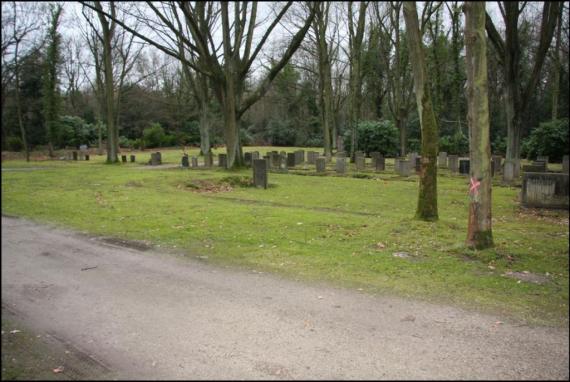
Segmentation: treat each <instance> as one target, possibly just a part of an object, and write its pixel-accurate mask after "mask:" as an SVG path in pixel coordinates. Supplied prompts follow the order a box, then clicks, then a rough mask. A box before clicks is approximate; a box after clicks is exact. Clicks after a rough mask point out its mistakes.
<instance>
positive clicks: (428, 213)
mask: <svg viewBox="0 0 570 382" xmlns="http://www.w3.org/2000/svg"><path fill="white" fill-rule="evenodd" d="M404 20H405V22H406V31H407V32H406V34H407V38H408V47H409V51H410V60H411V64H412V70H413V74H414V91H415V93H416V102H417V107H418V116H419V118H420V126H421V132H422V150H421V151H422V153H421V154H422V159H421V170H420V188H419V197H418V206H417V211H416V217H417V218H418V219H421V220H426V221H431V220H437V219H438V212H437V150H438V127H437V122H436V119H435V114H434V111H433V106H432V103H431V97H430V93H429V81H428V77H427V71H426V65H425V59H424V51H423V47H422V39H421V36H420V28H419V25H418V16H417V11H416V3H415V2H413V1H410V2H404Z"/></svg>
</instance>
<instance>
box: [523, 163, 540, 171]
mask: <svg viewBox="0 0 570 382" xmlns="http://www.w3.org/2000/svg"><path fill="white" fill-rule="evenodd" d="M522 170H523V172H546V163H545V162H533V164H527V165H524V166H522Z"/></svg>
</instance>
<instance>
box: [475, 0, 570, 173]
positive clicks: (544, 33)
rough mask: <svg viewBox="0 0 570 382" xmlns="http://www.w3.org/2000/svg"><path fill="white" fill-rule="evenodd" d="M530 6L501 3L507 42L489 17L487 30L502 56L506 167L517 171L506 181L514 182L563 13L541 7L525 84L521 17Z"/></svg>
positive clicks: (552, 5)
mask: <svg viewBox="0 0 570 382" xmlns="http://www.w3.org/2000/svg"><path fill="white" fill-rule="evenodd" d="M526 5H527V2H524V3H523V5H522V7H521V6H520V4H519V2H518V1H505V2H499V8H500V10H501V15H502V17H503V20H504V22H505V39H503V38H502V37H501V35H500V34H499V32H498V31H497V28H496V27H495V25H494V24H493V20H492V19H491V17H490V16H489V15H488V14H487V15H486V20H485V29H486V30H487V34H488V36H489V39H490V41H491V43H492V44H493V46H494V48H495V50H496V51H497V53H498V55H499V62H500V63H501V66H502V68H503V76H504V81H505V84H504V100H505V112H506V118H507V154H506V158H505V166H506V165H507V164H509V165H512V166H513V169H514V171H512V172H510V171H505V172H504V175H505V176H504V180H505V181H506V182H511V181H513V180H514V179H515V178H517V177H518V176H519V174H520V143H521V130H522V125H523V123H524V116H523V114H524V112H525V110H526V109H527V107H528V102H529V100H530V98H531V95H532V93H533V92H534V90H535V88H536V85H537V83H538V79H539V75H540V71H541V69H542V65H543V63H544V60H545V58H546V54H547V52H548V49H549V47H550V43H551V41H552V36H553V34H554V29H555V26H556V23H557V19H558V13H559V12H560V8H561V2H557V1H552V2H550V1H546V2H544V3H543V8H542V22H541V25H540V39H539V44H538V47H537V50H536V53H535V56H534V65H533V67H532V70H531V73H530V76H529V77H528V80H527V81H526V84H525V83H523V78H522V76H521V58H522V57H521V46H520V42H519V16H520V15H521V13H522V11H523V9H524V8H525V6H526Z"/></svg>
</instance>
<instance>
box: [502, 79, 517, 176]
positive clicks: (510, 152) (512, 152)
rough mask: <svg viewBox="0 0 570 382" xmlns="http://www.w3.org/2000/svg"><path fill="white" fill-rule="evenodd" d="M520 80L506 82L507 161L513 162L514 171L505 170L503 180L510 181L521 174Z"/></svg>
mask: <svg viewBox="0 0 570 382" xmlns="http://www.w3.org/2000/svg"><path fill="white" fill-rule="evenodd" d="M517 84H518V82H515V81H507V83H506V84H505V114H506V116H507V153H506V157H505V163H507V162H508V163H512V164H513V171H512V172H510V171H505V172H504V176H503V180H504V181H505V182H507V183H510V182H512V181H514V180H515V179H517V178H518V177H519V175H520V140H521V139H520V134H521V126H520V119H519V117H520V111H519V110H518V109H519V107H518V102H517V89H516V86H517Z"/></svg>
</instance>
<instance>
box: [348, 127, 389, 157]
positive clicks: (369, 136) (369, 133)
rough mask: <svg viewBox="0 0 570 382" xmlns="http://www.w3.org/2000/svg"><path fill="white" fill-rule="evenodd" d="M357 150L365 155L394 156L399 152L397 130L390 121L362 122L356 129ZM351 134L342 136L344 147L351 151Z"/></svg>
mask: <svg viewBox="0 0 570 382" xmlns="http://www.w3.org/2000/svg"><path fill="white" fill-rule="evenodd" d="M356 131H357V137H358V146H357V147H358V150H361V151H364V152H365V153H366V154H370V153H371V152H374V151H378V152H380V153H382V154H383V155H385V156H396V155H398V152H399V143H398V142H399V135H398V129H396V127H395V126H394V123H393V122H392V121H390V120H382V121H362V122H360V123H359V124H358V127H357V130H356ZM351 144H352V142H351V132H350V131H346V132H345V134H344V147H345V150H346V151H347V152H350V150H351Z"/></svg>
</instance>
